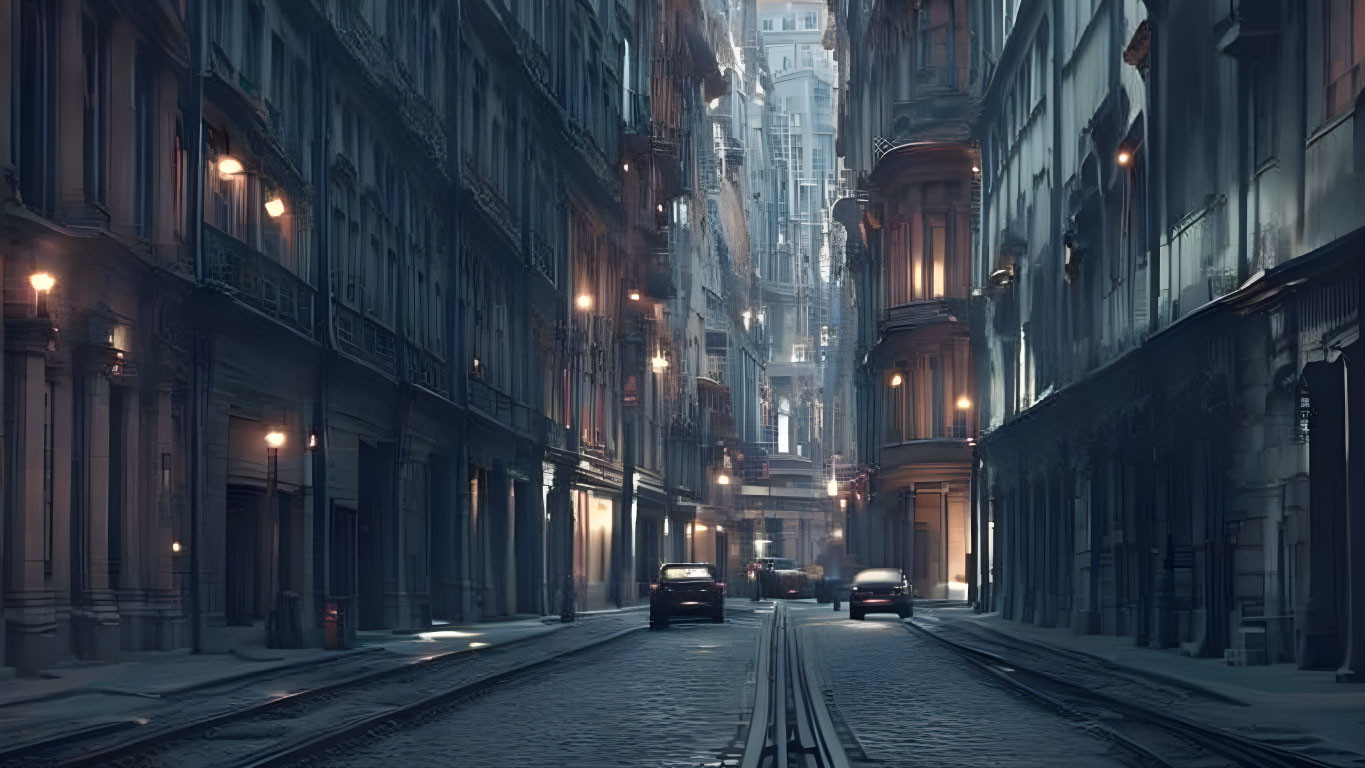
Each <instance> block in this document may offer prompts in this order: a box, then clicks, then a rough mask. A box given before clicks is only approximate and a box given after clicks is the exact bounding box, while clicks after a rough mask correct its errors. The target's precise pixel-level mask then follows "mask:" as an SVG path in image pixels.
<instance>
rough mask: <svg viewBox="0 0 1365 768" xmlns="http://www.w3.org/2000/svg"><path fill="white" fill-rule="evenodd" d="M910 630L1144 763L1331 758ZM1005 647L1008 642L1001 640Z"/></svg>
mask: <svg viewBox="0 0 1365 768" xmlns="http://www.w3.org/2000/svg"><path fill="white" fill-rule="evenodd" d="M903 624H904V625H905V626H907V627H909V628H910V629H911V630H912V631H914V632H917V633H919V634H922V635H925V636H928V637H930V638H933V639H934V640H935V641H937V642H938V643H940V644H942V645H943V646H944V647H945V648H947V649H949V650H950V651H952V652H954V653H955V654H957V655H958V656H959V657H961V658H963V659H964V660H966V661H967V662H968V663H970V664H973V665H975V666H976V667H978V668H980V669H982V670H983V671H984V672H986V673H987V674H989V675H990V676H992V677H994V678H995V679H997V680H999V681H1001V682H1002V683H1004V684H1006V685H1008V686H1011V687H1013V688H1015V689H1017V690H1019V691H1021V692H1022V693H1024V694H1026V695H1028V696H1029V697H1031V698H1033V699H1035V700H1038V701H1041V702H1043V703H1044V704H1045V705H1047V706H1049V707H1051V708H1053V709H1056V710H1057V711H1059V712H1061V713H1062V714H1063V715H1066V716H1068V717H1071V718H1073V719H1075V720H1078V721H1080V722H1081V723H1083V725H1084V727H1085V728H1086V729H1087V730H1089V731H1090V732H1092V733H1094V734H1095V735H1097V736H1099V737H1101V738H1106V739H1108V740H1110V741H1111V742H1113V743H1115V744H1116V745H1118V746H1119V747H1121V748H1123V749H1125V750H1127V751H1128V752H1129V753H1130V754H1131V755H1132V756H1133V757H1134V758H1135V759H1136V761H1137V763H1138V764H1140V765H1144V766H1162V767H1163V768H1222V766H1247V767H1249V768H1328V767H1329V766H1331V764H1330V763H1326V762H1323V761H1321V760H1318V759H1316V758H1314V757H1311V756H1308V755H1303V754H1299V753H1296V752H1292V751H1289V750H1286V749H1282V748H1280V747H1278V746H1275V745H1272V744H1266V743H1264V742H1260V741H1257V740H1255V739H1250V738H1247V737H1244V736H1241V735H1238V734H1235V733H1232V732H1230V731H1226V730H1223V729H1221V728H1217V727H1214V726H1209V725H1205V724H1202V723H1198V722H1195V721H1194V720H1191V719H1189V718H1186V717H1183V716H1181V715H1178V714H1174V713H1173V712H1171V711H1169V710H1170V708H1169V707H1168V708H1167V711H1158V710H1157V709H1154V708H1153V707H1151V706H1147V705H1146V704H1143V703H1136V702H1135V701H1133V700H1125V699H1124V698H1122V697H1120V696H1117V695H1114V694H1111V693H1106V692H1102V691H1100V690H1097V689H1096V688H1095V687H1094V686H1093V685H1087V684H1085V683H1082V682H1077V681H1074V680H1068V679H1066V678H1064V677H1062V676H1060V675H1057V674H1053V673H1052V672H1048V671H1046V670H1044V669H1041V665H1039V664H1036V663H1035V664H1032V665H1029V664H1027V663H1026V664H1021V663H1020V659H1019V658H1018V657H1010V658H1007V657H1005V656H1003V655H1001V654H1000V653H996V652H994V651H992V650H988V649H986V648H984V647H981V645H978V644H974V643H971V642H961V641H958V640H954V639H950V638H948V637H945V636H944V635H943V634H942V633H940V632H937V631H933V630H929V629H926V628H924V627H922V626H920V625H918V624H917V623H915V622H903ZM1005 647H1008V646H1005Z"/></svg>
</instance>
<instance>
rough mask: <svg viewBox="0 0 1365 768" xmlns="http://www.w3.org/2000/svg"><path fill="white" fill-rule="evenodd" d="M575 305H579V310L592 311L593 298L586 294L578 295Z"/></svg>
mask: <svg viewBox="0 0 1365 768" xmlns="http://www.w3.org/2000/svg"><path fill="white" fill-rule="evenodd" d="M575 303H576V304H577V305H578V308H579V309H592V297H591V296H589V295H588V294H586V293H580V294H578V298H577V299H576V300H575Z"/></svg>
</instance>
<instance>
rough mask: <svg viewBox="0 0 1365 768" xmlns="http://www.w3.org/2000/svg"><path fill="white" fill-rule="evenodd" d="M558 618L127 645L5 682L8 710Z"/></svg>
mask: <svg viewBox="0 0 1365 768" xmlns="http://www.w3.org/2000/svg"><path fill="white" fill-rule="evenodd" d="M553 621H554V623H550V619H549V617H545V618H544V619H542V618H535V619H531V620H521V621H505V622H487V623H483V624H476V625H470V626H437V627H431V628H427V629H421V630H398V631H390V630H380V631H364V632H357V633H356V647H355V648H352V649H349V650H342V651H328V650H323V649H321V648H298V649H292V648H265V647H263V646H260V645H246V646H242V647H238V648H233V649H232V650H230V651H218V652H212V653H199V654H192V653H190V652H189V651H188V650H186V649H180V650H175V651H133V652H125V653H124V654H123V658H124V660H123V661H120V662H116V663H83V662H71V663H67V664H59V665H55V666H52V667H48V668H45V669H44V670H43V671H42V673H41V677H38V678H16V679H11V680H8V681H6V682H5V684H4V686H0V712H3V709H4V708H6V707H11V706H16V705H21V704H27V703H32V702H37V701H45V700H52V699H59V698H63V697H67V696H73V695H81V694H87V693H99V694H105V695H113V696H136V697H143V698H160V697H163V696H172V695H175V694H180V693H186V692H189V691H194V690H197V689H200V688H208V687H212V686H215V685H220V684H223V683H228V682H234V681H237V680H243V679H247V678H251V677H257V676H260V675H265V674H269V673H272V672H277V671H280V670H288V669H300V668H304V667H309V666H313V665H317V664H326V663H330V662H335V661H337V660H339V659H344V658H348V657H351V656H355V655H357V654H372V653H374V652H376V651H384V652H388V653H392V654H395V655H398V656H430V655H432V654H434V653H440V652H445V651H452V650H460V649H461V648H470V649H476V648H483V647H487V646H497V645H504V644H506V643H509V642H515V641H517V640H522V639H525V638H528V637H534V636H535V635H539V634H544V633H546V632H552V631H554V630H555V629H557V628H559V627H560V626H561V625H560V624H558V619H557V618H556V619H554V620H553Z"/></svg>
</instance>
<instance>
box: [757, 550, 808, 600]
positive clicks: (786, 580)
mask: <svg viewBox="0 0 1365 768" xmlns="http://www.w3.org/2000/svg"><path fill="white" fill-rule="evenodd" d="M754 565H755V566H756V567H757V569H758V583H759V586H760V587H762V589H763V596H764V597H769V598H783V597H790V598H801V597H810V592H811V590H810V577H808V576H807V575H806V572H805V571H803V570H801V569H800V568H797V567H796V561H795V560H792V559H791V558H789V557H760V558H758V559H757V560H755V561H754Z"/></svg>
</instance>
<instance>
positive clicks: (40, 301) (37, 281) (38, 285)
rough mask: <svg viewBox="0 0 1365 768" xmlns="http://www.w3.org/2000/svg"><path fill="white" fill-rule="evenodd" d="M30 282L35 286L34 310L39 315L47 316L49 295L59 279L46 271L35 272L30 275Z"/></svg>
mask: <svg viewBox="0 0 1365 768" xmlns="http://www.w3.org/2000/svg"><path fill="white" fill-rule="evenodd" d="M28 284H29V285H31V286H33V312H34V314H36V315H37V316H38V317H46V316H47V295H48V294H49V293H51V292H52V288H53V286H55V285H56V284H57V279H56V278H54V277H53V276H52V275H50V274H48V273H46V272H35V273H33V274H31V275H29V276H28Z"/></svg>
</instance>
